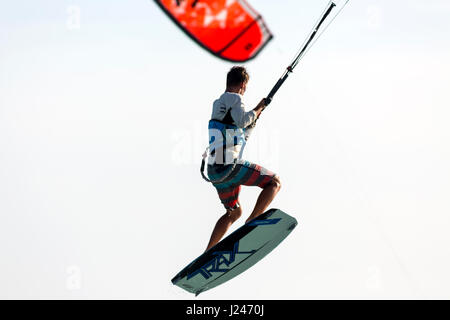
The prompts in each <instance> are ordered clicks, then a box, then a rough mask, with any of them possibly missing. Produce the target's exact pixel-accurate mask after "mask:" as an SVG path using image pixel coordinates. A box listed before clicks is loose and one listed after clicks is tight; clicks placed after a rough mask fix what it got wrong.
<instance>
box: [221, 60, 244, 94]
mask: <svg viewBox="0 0 450 320" xmlns="http://www.w3.org/2000/svg"><path fill="white" fill-rule="evenodd" d="M249 79H250V76H249V75H248V73H247V70H245V68H244V67H238V66H235V67H233V68H231V70H230V71H228V74H227V91H228V92H236V93H239V94H244V92H245V89H246V88H247V83H248V80H249Z"/></svg>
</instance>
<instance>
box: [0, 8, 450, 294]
mask: <svg viewBox="0 0 450 320" xmlns="http://www.w3.org/2000/svg"><path fill="white" fill-rule="evenodd" d="M250 3H251V4H252V6H253V7H255V8H256V9H257V10H258V11H259V12H260V13H262V14H263V16H264V18H265V20H266V22H267V24H268V26H269V27H270V29H271V30H272V32H273V33H274V35H275V38H274V40H273V41H272V42H271V43H270V44H269V45H268V46H267V48H266V49H265V50H264V51H263V52H262V53H261V54H260V56H259V57H258V58H257V59H256V60H254V61H252V62H250V63H248V64H246V66H247V68H248V69H249V71H250V73H251V82H250V85H249V87H248V92H247V93H246V101H247V103H248V106H249V107H253V106H254V105H256V103H257V102H258V101H259V100H260V99H261V98H262V97H264V96H265V95H266V94H267V93H268V91H269V90H270V89H271V87H272V85H273V84H274V83H275V81H276V80H277V78H278V77H279V76H280V75H281V73H282V72H283V70H284V68H285V67H286V66H287V65H288V64H289V63H290V61H291V59H292V58H293V56H294V54H295V53H296V51H297V50H298V47H299V45H300V44H301V43H302V41H303V39H304V37H305V36H306V34H308V32H309V31H310V29H311V27H312V25H313V24H314V22H315V21H316V19H317V18H318V15H319V14H320V13H321V12H322V10H323V8H324V7H325V5H326V3H327V0H323V1H322V0H321V1H312V0H301V1H300V0H289V1H286V0H284V1H282V2H281V1H271V0H260V1H255V0H253V1H250ZM1 7H2V10H0V147H1V148H0V253H1V257H2V258H1V263H0V283H1V285H0V298H62V299H72V298H88V299H91V298H106V299H107V298H126V299H129V298H133V299H190V298H193V296H192V295H189V294H187V293H185V292H184V291H182V290H181V289H179V288H178V287H174V286H173V285H172V284H171V283H170V279H171V278H172V277H173V276H174V275H175V274H176V273H177V272H178V271H179V270H180V269H181V268H182V267H184V266H185V265H186V264H187V263H188V262H190V261H191V260H193V259H194V258H195V257H197V256H198V255H199V254H200V253H201V252H202V251H203V249H204V247H205V246H206V243H207V241H208V239H209V236H210V232H211V230H212V228H213V225H214V224H215V222H216V220H217V219H218V218H219V217H220V215H221V214H223V208H222V206H221V204H220V202H219V201H218V197H217V195H216V193H215V191H214V189H213V188H212V186H210V185H208V184H206V183H205V182H203V180H202V179H201V177H200V175H199V172H198V169H199V164H200V163H199V162H200V157H201V154H202V152H203V149H204V147H205V143H206V140H207V131H206V127H207V121H208V119H209V116H210V112H211V103H212V101H213V100H214V99H215V98H216V97H218V96H219V95H220V93H221V92H222V91H223V89H224V88H223V86H224V81H225V73H226V71H227V70H228V69H229V68H230V67H231V66H232V64H230V63H227V62H224V61H221V60H218V59H217V58H215V57H213V56H212V55H210V54H209V53H207V52H205V51H204V50H203V49H201V48H200V47H199V46H197V45H196V44H195V43H193V42H192V41H191V40H190V39H188V38H187V37H186V36H185V35H184V34H183V33H182V32H180V31H179V30H178V29H177V28H176V26H175V25H174V24H173V23H172V22H171V21H170V20H169V19H168V18H167V17H166V16H165V15H164V14H163V13H162V11H161V10H160V9H159V8H158V7H157V6H156V5H155V4H154V3H153V2H152V1H149V0H140V1H111V0H109V1H95V2H93V1H87V0H79V1H43V0H41V1H39V2H38V1H35V2H31V1H13V2H6V1H2V6H1ZM77 11H79V18H80V19H79V24H78V21H76V19H75V20H74V19H73V17H74V14H75V17H76V12H77ZM449 13H450V4H449V3H448V1H445V0H442V1H437V0H433V1H415V0H414V1H412V0H410V1H406V0H403V1H400V0H399V1H387V0H383V1H382V0H379V1H375V0H372V1H361V0H360V1H358V0H350V3H349V5H348V7H347V8H346V9H345V10H344V11H343V12H342V15H341V16H340V17H338V18H337V19H336V21H335V22H334V23H333V25H332V26H331V27H330V28H329V29H328V30H327V32H326V33H325V34H324V35H323V37H322V38H321V39H320V40H319V41H318V42H317V43H316V44H315V46H314V47H313V48H312V49H311V51H310V52H309V53H308V55H307V57H306V58H305V59H304V60H302V62H301V64H300V65H299V66H298V69H296V72H295V73H294V74H293V75H292V76H291V77H290V78H289V80H288V81H287V82H286V84H285V85H284V86H283V87H282V89H280V91H279V93H278V94H277V96H276V98H275V100H274V101H273V103H272V104H271V105H270V108H269V109H267V110H266V111H265V112H264V114H263V116H262V118H261V120H260V121H259V122H258V128H257V130H256V132H255V133H254V136H253V137H252V140H251V143H249V145H248V149H247V150H246V154H247V158H248V159H249V160H252V161H256V162H258V163H260V164H261V165H263V166H265V167H267V168H269V169H271V170H273V171H275V172H277V173H278V174H279V175H280V176H281V179H282V181H283V187H282V190H281V192H280V194H279V195H278V197H277V199H276V200H275V202H274V203H273V207H278V208H280V209H283V210H284V211H285V212H287V213H289V214H291V215H294V216H295V217H296V218H297V220H298V221H299V223H300V225H299V227H298V228H297V229H296V230H295V231H294V232H293V233H292V234H291V235H290V236H289V238H287V239H286V240H285V241H284V242H283V243H282V244H281V245H280V246H279V247H278V248H277V249H276V250H275V251H273V252H272V253H271V254H270V255H269V256H267V257H266V258H265V259H264V260H262V261H261V262H259V263H258V264H257V265H256V266H254V267H253V268H252V269H250V270H249V271H247V272H246V273H244V274H242V275H241V276H239V277H238V278H236V279H233V280H232V281H230V282H228V283H226V284H224V285H222V286H220V287H217V288H215V289H214V290H211V291H208V292H205V293H204V294H202V295H201V296H200V297H199V298H197V299H310V298H325V299H327V298H342V299H346V298H363V299H364V298H387V299H389V298H447V299H448V298H450V275H449V273H448V270H449V269H450V249H449V246H448V243H449V241H450V235H449V232H448V230H449V228H450V217H449V213H450V200H449V199H450V198H449V194H450V169H449V166H448V163H449V162H450V143H449V142H450V140H449V139H450V128H449V126H448V123H449V120H450V111H449V105H450V99H449V93H448V86H449V83H450V82H449V80H450V79H449V78H450V76H449V72H450V65H449V62H448V57H449V53H450V41H449V38H448V30H449V27H450V22H449V20H448V16H449ZM257 195H258V190H257V189H251V188H246V189H245V188H244V189H243V191H242V201H241V202H242V204H243V207H244V212H245V214H246V215H248V214H249V213H250V211H251V209H252V206H253V204H254V201H255V200H256V197H257ZM244 220H245V218H242V221H239V222H238V223H237V224H236V225H235V226H233V228H232V230H234V229H236V228H237V227H239V226H240V225H241V224H242V223H243V222H244Z"/></svg>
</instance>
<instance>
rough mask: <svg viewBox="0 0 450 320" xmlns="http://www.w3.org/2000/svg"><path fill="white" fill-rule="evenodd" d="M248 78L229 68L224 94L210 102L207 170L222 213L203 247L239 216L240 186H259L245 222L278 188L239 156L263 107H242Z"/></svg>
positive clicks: (267, 174) (270, 175)
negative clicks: (258, 191) (211, 105)
mask: <svg viewBox="0 0 450 320" xmlns="http://www.w3.org/2000/svg"><path fill="white" fill-rule="evenodd" d="M248 81H249V75H248V73H247V71H246V69H245V68H244V67H233V68H231V70H230V71H229V72H228V74H227V87H226V91H225V93H223V94H222V95H221V96H220V98H219V99H217V100H216V101H214V103H213V111H212V116H211V120H210V121H209V126H208V127H209V137H210V139H209V143H210V145H209V152H210V154H209V155H210V159H209V162H208V171H207V172H208V177H209V179H210V180H211V182H212V183H213V185H214V187H215V188H216V189H217V192H218V194H219V198H220V200H221V202H222V204H223V205H224V206H225V209H226V213H225V214H224V215H223V216H222V217H220V219H219V220H218V221H217V223H216V225H215V227H214V230H213V232H212V235H211V239H210V241H209V243H208V246H207V248H206V250H209V249H210V248H211V247H213V246H214V245H215V244H217V243H218V242H219V241H220V239H222V237H223V236H224V235H225V233H226V232H227V230H228V229H229V228H230V226H231V225H232V224H233V223H234V222H235V221H236V220H238V219H239V218H240V217H241V215H242V207H241V205H240V203H239V192H240V190H241V186H242V185H245V186H258V187H260V188H262V191H261V194H260V195H259V197H258V199H257V201H256V204H255V207H254V209H253V211H252V213H251V214H250V216H249V217H248V219H247V220H246V223H248V222H249V221H250V220H252V219H254V218H256V217H257V216H259V215H260V214H262V213H263V212H264V211H265V210H266V209H267V207H268V206H269V204H270V203H271V202H272V200H273V199H274V198H275V196H276V194H277V193H278V191H279V190H280V187H281V182H280V179H279V177H278V176H277V175H275V174H274V173H272V172H271V171H269V170H267V169H265V168H263V167H261V166H259V165H257V164H254V163H251V162H249V161H246V160H244V159H242V151H243V147H244V145H245V143H246V141H247V139H248V137H249V136H250V133H251V130H252V129H253V127H254V126H255V123H256V120H257V119H258V118H259V116H260V115H261V112H262V111H263V110H264V108H265V101H264V99H263V100H261V102H260V103H259V104H258V105H257V106H256V108H254V109H253V110H251V111H246V110H245V106H244V104H243V102H242V96H243V95H244V93H245V90H246V88H247V83H248Z"/></svg>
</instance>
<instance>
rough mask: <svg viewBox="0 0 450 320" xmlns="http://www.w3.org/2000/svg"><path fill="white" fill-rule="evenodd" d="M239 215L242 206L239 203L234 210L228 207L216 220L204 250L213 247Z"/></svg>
mask: <svg viewBox="0 0 450 320" xmlns="http://www.w3.org/2000/svg"><path fill="white" fill-rule="evenodd" d="M238 204H239V202H238ZM241 215H242V208H241V206H240V204H239V207H238V208H236V209H234V210H231V209H228V210H227V212H226V213H225V214H224V215H223V216H222V217H220V218H219V220H218V221H217V223H216V226H215V227H214V230H213V232H212V235H211V239H210V240H209V243H208V246H207V247H206V250H205V251H208V250H209V249H210V248H212V247H214V246H215V245H216V244H217V243H218V242H219V241H220V239H222V237H223V236H224V235H225V233H226V232H227V230H228V229H229V228H230V227H231V225H232V224H233V223H234V222H236V220H238V219H239V218H240V217H241Z"/></svg>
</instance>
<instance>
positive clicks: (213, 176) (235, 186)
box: [208, 160, 275, 210]
mask: <svg viewBox="0 0 450 320" xmlns="http://www.w3.org/2000/svg"><path fill="white" fill-rule="evenodd" d="M230 170H232V172H231V173H229V172H230ZM227 174H229V175H228V176H227V178H226V179H225V180H224V181H221V182H219V183H214V180H216V181H217V180H220V179H221V177H224V176H225V175H227ZM208 177H209V179H210V180H211V181H212V182H213V185H214V187H215V188H216V190H217V193H218V194H219V198H220V201H221V202H222V204H223V205H224V207H225V209H227V210H229V209H231V210H232V209H236V208H237V207H238V201H239V193H240V191H241V186H243V185H244V186H257V187H260V188H265V187H266V186H267V184H268V183H270V181H271V180H272V179H273V177H275V173H273V172H271V171H269V170H267V169H266V168H263V167H261V166H260V165H257V164H254V163H251V162H249V161H246V160H241V161H239V162H237V163H236V166H235V167H234V169H233V165H232V164H231V165H208Z"/></svg>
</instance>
